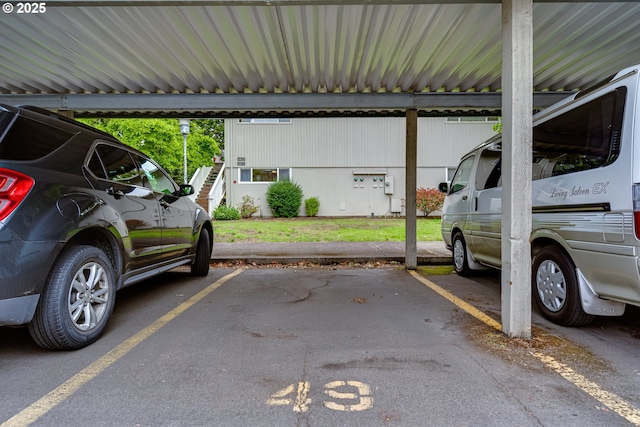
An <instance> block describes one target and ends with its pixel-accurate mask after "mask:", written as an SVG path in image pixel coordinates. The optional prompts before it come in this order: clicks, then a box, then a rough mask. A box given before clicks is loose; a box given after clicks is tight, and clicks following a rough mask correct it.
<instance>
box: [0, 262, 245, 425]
mask: <svg viewBox="0 0 640 427" xmlns="http://www.w3.org/2000/svg"><path fill="white" fill-rule="evenodd" d="M242 271H244V270H242V269H238V270H235V271H234V272H233V273H229V274H227V275H226V276H224V277H222V278H220V279H219V280H217V281H216V282H215V283H212V284H211V285H209V286H208V287H206V288H205V289H203V290H201V291H200V292H198V293H197V294H195V295H194V296H192V297H191V298H189V299H188V300H187V301H185V302H183V303H182V304H180V305H179V306H177V307H176V308H174V309H173V310H171V311H169V312H168V313H166V314H165V315H163V316H162V317H160V318H159V319H157V320H156V321H154V322H153V323H152V324H150V325H149V326H147V327H146V328H144V329H143V330H141V331H140V332H138V333H137V334H135V335H134V336H132V337H131V338H129V339H127V340H126V341H124V342H122V343H121V344H120V345H118V346H117V347H116V348H114V349H113V350H111V351H109V352H108V353H107V354H105V355H104V356H102V357H101V358H99V359H98V360H96V361H95V362H93V363H92V364H91V365H89V366H87V367H86V368H84V369H83V370H82V371H80V372H78V373H77V374H76V375H74V376H73V377H71V378H69V379H68V380H67V381H65V382H64V383H63V384H61V385H60V386H59V387H57V388H55V389H54V390H52V391H50V392H49V393H47V394H46V395H45V396H43V397H42V398H40V399H39V400H38V401H36V402H34V403H33V404H31V405H30V406H29V407H27V408H25V409H23V410H22V411H20V412H19V413H18V414H16V415H14V416H13V417H11V418H9V419H8V420H7V421H5V422H4V423H2V424H0V427H17V426H27V425H29V424H31V423H33V422H34V421H36V420H37V419H38V418H40V417H41V416H43V415H44V414H46V413H47V412H49V411H50V410H51V409H53V408H54V407H55V406H57V405H58V404H60V403H61V402H63V401H64V400H65V399H66V398H68V397H69V396H71V395H72V394H73V393H75V392H76V391H78V389H80V387H82V386H83V385H85V384H86V383H88V382H89V381H90V380H92V379H93V378H95V377H97V376H98V375H100V373H102V372H103V371H104V370H105V369H107V368H108V367H109V366H111V365H113V364H114V363H115V362H117V361H118V360H119V359H120V358H122V357H123V356H124V355H125V354H127V353H129V352H130V351H131V350H133V348H135V347H136V346H137V345H138V344H140V343H141V342H142V341H144V340H145V339H147V338H149V337H150V336H151V335H152V334H153V333H155V332H156V331H158V330H159V329H160V328H162V327H163V326H165V325H166V324H167V323H169V322H170V321H172V320H173V319H175V318H176V317H178V316H179V315H180V314H182V313H184V312H185V311H187V310H188V309H189V308H191V307H192V306H193V305H195V304H196V303H198V302H199V301H200V300H202V299H203V298H205V297H206V296H207V295H209V294H210V293H211V292H213V291H215V290H216V289H217V288H219V287H220V286H222V285H223V284H224V283H225V282H227V281H228V280H230V279H232V278H233V277H235V276H237V275H238V274H240V273H242Z"/></svg>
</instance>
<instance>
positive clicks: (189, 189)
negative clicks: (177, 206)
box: [178, 184, 195, 197]
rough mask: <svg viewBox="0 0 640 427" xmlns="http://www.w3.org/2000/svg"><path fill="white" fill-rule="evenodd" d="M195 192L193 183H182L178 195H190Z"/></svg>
mask: <svg viewBox="0 0 640 427" xmlns="http://www.w3.org/2000/svg"><path fill="white" fill-rule="evenodd" d="M194 192H195V190H194V189H193V185H189V184H180V191H179V194H178V196H180V197H182V196H190V195H192V194H193V193H194Z"/></svg>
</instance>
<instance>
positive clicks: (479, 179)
mask: <svg viewBox="0 0 640 427" xmlns="http://www.w3.org/2000/svg"><path fill="white" fill-rule="evenodd" d="M500 154H501V152H500V150H496V149H494V148H493V146H492V148H489V149H486V150H484V151H483V152H482V154H480V159H479V160H478V169H477V171H476V189H478V190H486V189H488V188H494V187H497V186H498V182H499V180H500V176H501V172H502V169H501V167H500V166H501V163H500Z"/></svg>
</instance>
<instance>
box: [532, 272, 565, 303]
mask: <svg viewBox="0 0 640 427" xmlns="http://www.w3.org/2000/svg"><path fill="white" fill-rule="evenodd" d="M536 286H537V290H538V296H539V297H540V301H541V302H542V304H543V305H544V306H545V307H546V308H547V310H549V311H552V312H554V313H555V312H557V311H559V310H560V309H561V308H562V307H563V306H564V303H565V300H566V298H567V283H566V281H565V278H564V274H562V270H561V269H560V267H558V264H556V263H555V262H553V261H552V260H544V261H543V262H541V263H540V266H539V267H538V271H537V272H536Z"/></svg>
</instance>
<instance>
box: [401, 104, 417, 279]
mask: <svg viewBox="0 0 640 427" xmlns="http://www.w3.org/2000/svg"><path fill="white" fill-rule="evenodd" d="M406 120H407V123H406V126H407V136H406V151H405V154H406V161H405V182H406V195H405V210H406V214H405V262H404V264H405V267H406V269H407V270H415V269H416V268H417V267H418V250H417V234H418V233H417V226H416V181H417V179H416V175H417V173H418V110H407V118H406Z"/></svg>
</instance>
